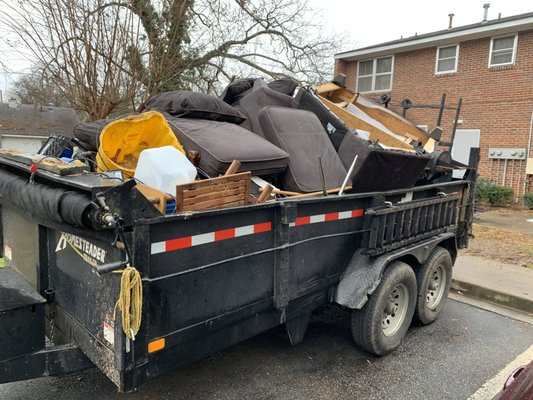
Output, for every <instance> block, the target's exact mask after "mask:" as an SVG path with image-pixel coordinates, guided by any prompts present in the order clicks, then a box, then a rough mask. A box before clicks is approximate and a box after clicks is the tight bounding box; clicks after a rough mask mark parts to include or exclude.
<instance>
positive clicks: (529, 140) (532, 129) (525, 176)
mask: <svg viewBox="0 0 533 400" xmlns="http://www.w3.org/2000/svg"><path fill="white" fill-rule="evenodd" d="M532 131H533V110H531V120H530V121H529V138H528V139H527V153H526V165H527V159H528V158H531V132H532ZM526 184H527V174H526V173H525V172H524V194H526Z"/></svg>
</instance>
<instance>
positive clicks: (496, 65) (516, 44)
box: [489, 33, 518, 68]
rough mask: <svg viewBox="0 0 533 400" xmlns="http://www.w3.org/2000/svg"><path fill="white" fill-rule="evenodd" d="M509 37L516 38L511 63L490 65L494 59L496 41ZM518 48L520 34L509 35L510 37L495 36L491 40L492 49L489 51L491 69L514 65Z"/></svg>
mask: <svg viewBox="0 0 533 400" xmlns="http://www.w3.org/2000/svg"><path fill="white" fill-rule="evenodd" d="M509 36H513V37H514V42H513V58H512V60H511V62H507V63H501V64H491V63H490V60H491V58H492V46H493V44H494V39H501V38H505V37H509ZM517 48H518V33H515V34H514V35H513V34H508V35H500V36H493V37H491V38H490V49H489V68H492V67H501V66H504V65H514V63H515V61H516V49H517Z"/></svg>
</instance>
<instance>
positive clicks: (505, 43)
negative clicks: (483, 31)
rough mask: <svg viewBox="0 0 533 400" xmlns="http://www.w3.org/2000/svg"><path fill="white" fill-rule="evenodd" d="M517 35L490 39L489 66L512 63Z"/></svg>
mask: <svg viewBox="0 0 533 400" xmlns="http://www.w3.org/2000/svg"><path fill="white" fill-rule="evenodd" d="M516 42H517V35H511V36H500V37H495V38H492V39H491V41H490V56H489V67H497V66H500V65H510V64H514V61H515V57H516Z"/></svg>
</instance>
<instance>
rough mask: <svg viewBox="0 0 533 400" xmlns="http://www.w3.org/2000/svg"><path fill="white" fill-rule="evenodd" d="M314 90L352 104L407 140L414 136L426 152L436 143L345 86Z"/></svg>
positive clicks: (433, 147) (405, 121) (333, 99)
mask: <svg viewBox="0 0 533 400" xmlns="http://www.w3.org/2000/svg"><path fill="white" fill-rule="evenodd" d="M316 90H317V93H318V94H319V95H320V96H321V97H323V98H326V99H327V100H329V101H331V102H332V103H346V102H347V103H351V104H353V105H354V106H356V107H358V108H359V109H360V110H362V111H364V112H365V113H366V114H367V115H369V116H370V117H372V118H373V119H375V120H377V121H379V122H381V123H382V124H383V125H384V126H385V127H387V128H388V129H389V130H390V131H392V132H394V133H396V134H398V135H401V136H406V139H407V140H409V138H414V139H416V140H418V141H420V142H421V143H422V146H423V147H424V150H426V151H428V152H432V151H434V149H435V145H436V143H435V140H434V139H432V138H430V137H429V135H428V134H427V133H426V132H424V131H422V130H421V129H420V128H418V127H417V126H416V125H415V124H413V123H412V122H411V121H409V120H408V119H406V118H404V117H402V116H401V115H399V114H397V113H395V112H393V111H392V110H389V109H387V108H384V107H382V106H380V105H379V104H375V105H374V104H372V103H370V102H371V100H370V99H368V100H367V98H366V97H365V96H362V95H359V94H358V93H354V92H352V91H351V90H348V89H346V88H341V87H340V86H338V85H335V84H333V83H329V84H324V85H318V86H317V88H316ZM359 99H361V100H359ZM358 100H359V101H358ZM365 100H367V101H368V102H369V103H370V104H371V105H370V104H368V105H367V104H362V102H365V103H366V102H367V101H365ZM345 106H346V105H345V104H344V105H342V106H341V107H342V108H344V107H345ZM332 111H333V110H332ZM337 116H339V115H337ZM339 117H340V116H339ZM341 119H342V118H341ZM354 129H355V128H354ZM360 129H363V128H360ZM374 140H375V139H374Z"/></svg>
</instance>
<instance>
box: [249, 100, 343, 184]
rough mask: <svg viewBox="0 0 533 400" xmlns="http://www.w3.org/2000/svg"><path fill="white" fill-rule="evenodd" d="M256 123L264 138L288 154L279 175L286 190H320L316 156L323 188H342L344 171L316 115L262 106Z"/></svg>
mask: <svg viewBox="0 0 533 400" xmlns="http://www.w3.org/2000/svg"><path fill="white" fill-rule="evenodd" d="M259 122H260V123H261V126H262V128H263V132H264V135H265V138H266V139H267V140H269V141H270V142H272V143H273V144H275V145H276V146H278V147H280V148H282V149H283V150H285V151H286V152H287V153H289V157H290V158H289V166H288V169H287V172H286V173H285V174H284V176H283V184H284V188H285V189H286V190H290V191H297V192H314V191H318V190H321V189H322V178H321V176H320V163H319V157H320V158H321V160H322V168H323V170H324V177H325V181H326V186H327V188H328V189H334V188H338V187H340V186H341V185H342V182H343V180H344V178H345V176H346V169H345V168H344V167H343V165H342V163H341V160H340V158H339V156H338V155H337V153H336V152H335V149H334V147H333V145H332V144H331V141H330V140H329V138H328V135H327V133H326V132H325V131H324V128H323V127H322V125H321V124H320V121H319V120H318V118H317V117H316V115H314V114H313V113H311V112H309V111H305V110H296V109H292V108H284V107H264V108H263V109H262V110H261V111H260V112H259Z"/></svg>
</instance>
